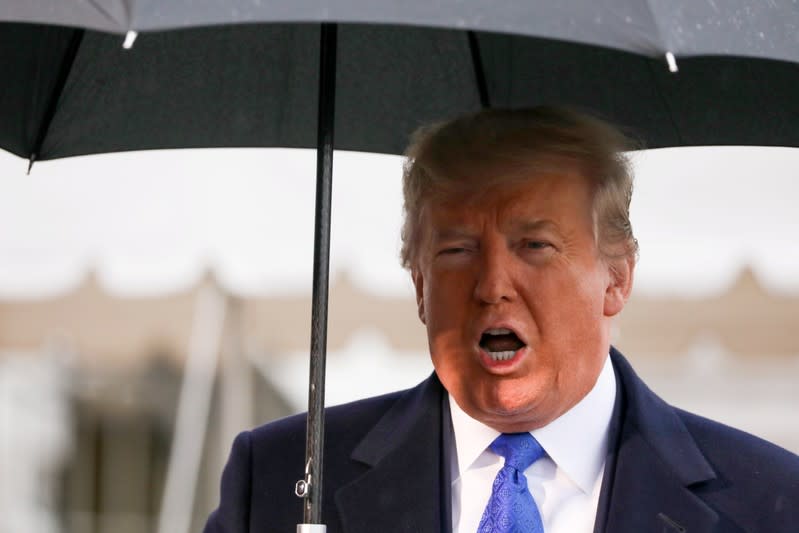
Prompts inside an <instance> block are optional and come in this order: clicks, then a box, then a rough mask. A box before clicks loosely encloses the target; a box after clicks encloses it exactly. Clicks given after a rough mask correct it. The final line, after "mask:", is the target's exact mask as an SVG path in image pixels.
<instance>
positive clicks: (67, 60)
mask: <svg viewBox="0 0 799 533" xmlns="http://www.w3.org/2000/svg"><path fill="white" fill-rule="evenodd" d="M85 32H86V31H85V30H84V29H82V28H81V29H76V30H75V31H74V33H73V34H72V38H71V39H70V41H69V46H68V47H67V51H66V53H65V56H64V61H63V62H62V63H61V68H60V69H59V71H58V77H57V78H56V83H55V88H54V90H53V92H52V93H51V94H50V100H49V101H48V102H47V107H46V108H45V112H44V116H43V117H42V121H41V123H40V124H39V130H38V131H37V133H36V137H35V140H34V142H33V149H32V150H31V153H30V156H29V158H28V174H30V171H31V168H33V163H34V162H35V161H36V159H37V158H38V157H39V152H40V151H41V149H42V145H43V144H44V138H45V137H46V136H47V132H48V131H49V130H50V124H51V123H52V122H53V117H55V113H56V109H57V106H58V101H59V100H60V99H61V94H62V93H63V92H64V87H65V86H66V84H67V78H69V73H70V72H71V71H72V65H73V64H74V63H75V57H77V55H78V49H79V48H80V43H81V42H82V41H83V35H84V33H85Z"/></svg>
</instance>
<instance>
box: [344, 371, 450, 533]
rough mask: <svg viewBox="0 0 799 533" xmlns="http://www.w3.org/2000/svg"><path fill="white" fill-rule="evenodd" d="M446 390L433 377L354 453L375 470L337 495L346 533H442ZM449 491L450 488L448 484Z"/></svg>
mask: <svg viewBox="0 0 799 533" xmlns="http://www.w3.org/2000/svg"><path fill="white" fill-rule="evenodd" d="M443 398H444V389H443V387H442V386H441V384H440V383H439V381H438V379H437V378H436V377H435V375H433V376H432V377H431V378H429V379H428V380H426V381H425V382H423V383H422V384H421V385H420V386H419V387H417V388H415V389H412V390H411V391H409V393H408V394H406V395H405V396H403V397H402V398H400V399H399V400H398V401H397V403H396V404H395V405H394V406H393V407H392V409H391V410H389V411H388V412H387V413H386V415H385V416H384V417H383V418H382V419H381V420H380V421H379V422H378V423H377V425H375V427H374V428H373V429H372V431H370V432H369V433H368V434H367V436H366V437H365V438H364V439H363V440H362V441H361V443H360V444H359V445H358V446H357V447H356V448H355V450H354V451H353V453H352V459H353V460H355V461H357V462H360V463H363V464H365V465H367V466H369V467H371V468H370V469H369V470H368V471H367V472H366V473H365V474H363V475H362V476H360V477H359V478H357V479H356V480H355V481H353V482H352V483H349V484H348V485H345V486H343V487H342V488H340V489H339V490H338V491H337V492H336V497H335V500H336V505H337V507H338V510H339V514H340V516H341V522H342V527H343V530H344V531H345V532H346V533H367V532H368V533H374V532H375V531H380V532H385V533H391V532H407V531H414V532H419V533H439V532H440V531H441V530H442V516H443V513H442V511H444V510H448V506H447V505H444V506H442V501H443V500H445V499H446V498H443V497H442V495H443V494H445V493H446V491H444V490H442V489H443V488H445V487H446V485H444V484H442V478H443V475H442V474H443V470H442V464H443V462H442V460H441V459H442V451H441V450H442V446H441V438H442V415H441V411H442V409H441V406H442V402H443ZM447 485H448V484H447Z"/></svg>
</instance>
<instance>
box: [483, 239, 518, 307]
mask: <svg viewBox="0 0 799 533" xmlns="http://www.w3.org/2000/svg"><path fill="white" fill-rule="evenodd" d="M512 260H513V258H512V257H511V256H510V254H506V253H503V252H502V251H500V250H496V249H494V250H485V251H484V252H483V253H482V255H481V260H480V263H479V266H478V269H479V271H478V273H477V282H476V283H475V286H474V296H475V299H477V300H478V301H479V302H480V303H484V304H498V303H501V302H503V301H507V302H510V301H512V300H514V299H515V298H516V296H517V293H516V288H515V285H514V282H513V274H512V268H513V265H512Z"/></svg>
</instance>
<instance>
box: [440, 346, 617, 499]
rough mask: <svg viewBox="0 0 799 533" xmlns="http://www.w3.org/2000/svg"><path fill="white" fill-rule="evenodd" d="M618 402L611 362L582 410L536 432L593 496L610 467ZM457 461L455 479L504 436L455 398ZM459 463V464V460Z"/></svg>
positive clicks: (556, 459) (577, 408)
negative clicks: (605, 468)
mask: <svg viewBox="0 0 799 533" xmlns="http://www.w3.org/2000/svg"><path fill="white" fill-rule="evenodd" d="M615 400H616V376H615V374H614V372H613V365H612V364H611V362H610V357H608V358H607V359H605V364H604V366H603V367H602V371H601V372H600V373H599V377H598V378H597V381H596V383H595V384H594V387H593V388H592V389H591V390H590V391H589V392H588V394H586V395H585V397H583V399H582V400H580V401H579V402H578V403H577V405H575V406H574V407H572V408H571V409H569V410H568V411H566V412H565V413H563V414H562V415H561V416H560V417H558V418H557V419H555V420H553V421H552V422H550V423H549V424H548V425H546V426H544V427H542V428H538V429H536V430H533V431H531V433H532V435H533V436H534V437H535V438H536V440H538V442H539V443H540V444H541V446H542V447H543V448H544V450H546V452H547V455H549V458H550V459H552V461H554V463H555V464H556V465H557V467H558V468H559V469H561V470H563V472H564V473H565V474H566V475H567V476H568V477H569V479H571V480H572V481H573V482H574V483H575V484H576V485H577V486H578V487H579V488H580V490H582V491H583V492H585V493H590V492H591V491H592V490H593V488H594V484H595V482H596V480H597V478H598V477H599V474H600V471H601V469H602V467H603V465H604V463H605V454H606V452H607V443H608V427H609V426H610V420H611V417H612V415H613V404H614V402H615ZM449 407H450V412H451V414H452V429H453V432H454V436H455V438H454V439H453V441H454V444H455V454H452V455H454V456H455V457H457V464H455V463H456V462H455V461H454V460H453V461H452V479H453V481H455V480H457V479H458V478H459V477H460V474H461V472H465V471H466V470H468V469H469V468H471V467H473V466H474V465H475V462H476V461H477V459H478V458H479V457H480V455H481V454H482V453H483V452H484V451H485V450H486V449H487V448H488V446H489V444H491V442H493V440H494V439H495V438H497V436H498V435H499V432H498V431H497V430H495V429H493V428H491V427H489V426H487V425H485V424H483V423H482V422H479V421H477V420H475V419H474V418H472V417H470V416H469V415H467V414H466V413H465V412H464V411H463V410H462V409H461V408H460V406H459V405H458V404H457V402H455V400H454V399H453V398H452V396H450V397H449ZM455 457H453V459H455Z"/></svg>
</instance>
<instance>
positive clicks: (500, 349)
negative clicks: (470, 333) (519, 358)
mask: <svg viewBox="0 0 799 533" xmlns="http://www.w3.org/2000/svg"><path fill="white" fill-rule="evenodd" d="M525 346H526V344H525V343H524V342H522V340H521V339H520V338H519V336H518V335H516V333H514V332H513V331H511V330H509V329H506V328H491V329H487V330H486V331H484V332H483V334H482V335H481V336H480V348H482V349H483V350H484V351H485V352H486V353H487V354H488V355H489V357H491V359H493V360H494V361H507V360H509V359H511V358H512V357H513V356H514V354H515V353H516V352H517V351H519V349H520V348H524V347H525Z"/></svg>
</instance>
